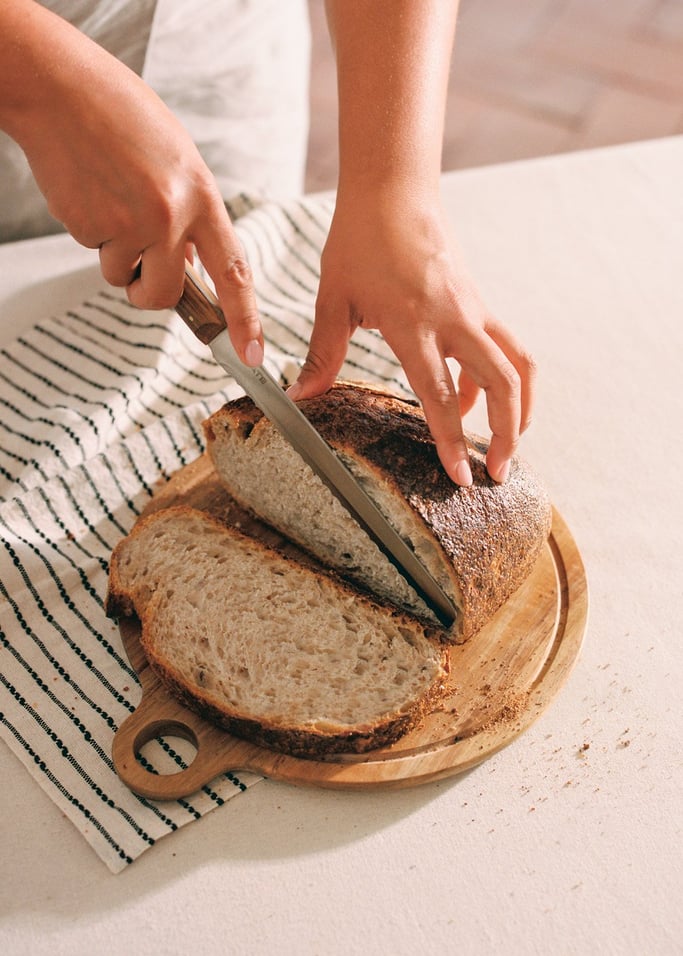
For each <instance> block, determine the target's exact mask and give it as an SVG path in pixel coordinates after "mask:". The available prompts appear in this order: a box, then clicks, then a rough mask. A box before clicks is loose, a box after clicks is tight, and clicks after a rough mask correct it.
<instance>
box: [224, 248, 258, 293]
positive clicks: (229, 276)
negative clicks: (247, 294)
mask: <svg viewBox="0 0 683 956" xmlns="http://www.w3.org/2000/svg"><path fill="white" fill-rule="evenodd" d="M220 277H221V279H222V281H223V282H224V283H225V285H226V286H227V287H228V288H233V289H236V290H237V291H244V290H250V289H251V287H252V285H253V276H252V271H251V266H250V265H249V263H248V262H247V260H246V259H245V258H244V257H243V256H233V257H232V258H231V259H229V260H228V262H227V263H226V265H225V266H224V267H223V269H222V270H221V276H220Z"/></svg>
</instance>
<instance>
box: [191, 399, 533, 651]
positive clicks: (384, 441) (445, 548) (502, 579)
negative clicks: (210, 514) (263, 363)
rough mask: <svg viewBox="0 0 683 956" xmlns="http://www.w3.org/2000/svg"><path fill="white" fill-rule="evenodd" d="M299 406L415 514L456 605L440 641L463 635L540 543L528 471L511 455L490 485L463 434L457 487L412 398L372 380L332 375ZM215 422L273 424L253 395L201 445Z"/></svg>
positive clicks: (526, 566)
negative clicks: (500, 479)
mask: <svg viewBox="0 0 683 956" xmlns="http://www.w3.org/2000/svg"><path fill="white" fill-rule="evenodd" d="M300 407H301V409H302V411H303V412H304V414H305V415H306V417H307V418H308V419H309V420H310V421H311V422H312V424H313V425H314V426H315V427H316V428H317V429H318V431H319V432H320V433H321V435H322V436H323V437H324V438H325V439H326V440H327V441H328V442H329V444H330V445H332V446H333V447H334V448H335V449H336V450H337V451H338V452H340V453H342V454H343V455H347V456H349V457H351V458H356V459H360V460H362V461H363V462H364V463H365V465H366V467H367V468H369V469H370V470H371V471H372V472H373V474H374V476H375V477H376V480H377V481H378V482H379V483H381V484H383V485H384V486H385V487H390V488H391V489H392V490H393V492H394V493H395V494H396V495H398V496H400V498H402V499H403V500H404V501H405V502H406V503H407V504H408V505H409V506H410V508H412V509H413V511H414V513H415V514H416V515H418V516H419V518H420V519H421V521H422V523H423V525H424V533H425V534H426V535H428V536H430V537H431V538H433V539H434V540H435V541H436V543H437V544H438V547H439V548H440V549H441V550H442V552H443V554H444V561H445V563H446V565H447V569H448V573H449V575H450V577H451V579H452V581H453V589H454V592H455V593H456V594H457V595H458V598H459V601H460V602H461V613H460V614H459V616H458V620H457V621H456V623H455V625H454V627H453V628H452V629H451V630H450V631H442V632H441V635H442V639H444V640H447V641H450V642H456V643H462V642H464V641H466V640H468V639H469V638H470V637H471V636H472V635H474V634H476V632H477V631H478V630H480V628H481V627H483V625H484V624H485V623H486V622H487V621H488V620H489V619H490V618H491V617H492V616H493V614H494V613H495V612H496V611H497V610H498V608H499V607H501V605H502V604H503V603H504V602H505V601H506V600H507V599H508V598H509V597H510V596H511V595H512V594H513V593H514V592H515V591H516V590H517V588H518V587H519V586H520V585H521V584H522V582H523V581H524V580H525V579H526V578H527V577H528V575H529V573H530V572H531V569H532V568H533V566H534V564H535V562H536V560H537V559H538V556H539V554H540V552H541V549H542V547H543V546H544V543H545V541H546V540H547V537H548V534H549V532H550V527H551V521H552V509H551V505H550V500H549V498H548V494H547V492H546V490H545V488H544V486H543V484H542V483H541V481H540V480H539V478H538V476H537V475H536V473H535V472H534V471H533V469H532V468H531V467H530V466H529V465H528V464H527V463H526V462H524V461H523V460H522V459H521V458H519V457H515V458H514V459H513V461H512V463H511V467H510V474H509V477H508V479H507V481H506V482H505V484H503V485H499V484H497V483H496V482H494V481H493V480H492V479H491V478H490V477H489V475H488V473H487V471H486V462H485V456H486V450H487V444H486V442H485V441H484V439H482V438H480V437H478V436H476V435H473V434H471V433H466V436H465V437H466V440H467V444H468V448H469V452H470V462H471V467H472V476H473V484H472V485H471V486H470V487H468V488H461V487H459V486H457V485H455V484H454V483H453V482H452V481H451V480H450V478H449V477H448V475H447V474H446V472H445V470H444V469H443V466H442V465H441V463H440V461H439V458H438V455H437V452H436V446H435V443H434V441H433V439H432V437H431V435H430V432H429V428H428V426H427V423H426V420H425V417H424V414H423V412H422V410H421V408H420V407H419V406H418V404H417V403H416V402H414V401H410V400H409V399H405V398H401V397H398V396H396V395H394V394H393V393H391V392H389V391H387V390H385V389H382V388H379V387H377V386H371V385H367V384H365V383H354V382H338V383H336V384H335V385H334V386H333V387H332V388H331V389H330V390H329V391H328V392H326V393H325V394H324V395H321V396H319V397H316V398H311V399H306V400H304V401H302V402H300ZM221 422H222V423H224V424H227V425H229V426H230V427H232V428H235V429H237V430H238V432H239V434H241V435H242V437H243V438H245V439H246V438H247V437H248V436H249V435H250V434H251V432H252V431H253V430H254V429H256V428H269V427H271V426H270V423H269V422H268V421H267V420H265V419H264V418H263V415H262V413H261V412H260V411H259V409H257V408H256V407H255V406H254V404H253V402H252V401H251V399H249V398H242V399H237V400H236V401H234V402H231V403H229V404H228V405H226V406H224V407H223V408H222V409H220V410H219V411H217V412H216V413H215V414H214V415H213V416H212V417H211V418H210V419H209V420H208V421H207V422H205V426H204V427H205V432H206V437H207V442H208V444H209V446H210V445H211V442H212V441H213V440H214V437H215V432H216V431H217V430H218V426H219V425H220V424H221Z"/></svg>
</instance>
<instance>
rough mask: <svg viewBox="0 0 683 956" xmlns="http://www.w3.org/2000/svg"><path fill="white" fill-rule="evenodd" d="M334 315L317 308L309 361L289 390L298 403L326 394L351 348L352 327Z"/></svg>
mask: <svg viewBox="0 0 683 956" xmlns="http://www.w3.org/2000/svg"><path fill="white" fill-rule="evenodd" d="M332 315H333V313H332V312H331V311H328V310H325V311H324V312H323V310H321V309H320V308H316V316H315V323H314V325H313V331H312V332H311V341H310V343H309V347H308V355H307V356H306V361H305V362H304V364H303V366H302V368H301V372H300V373H299V377H298V379H297V380H296V382H294V384H293V385H290V387H289V388H288V389H287V394H288V395H289V397H290V398H292V399H294V400H295V401H298V400H299V399H301V398H312V397H313V396H314V395H321V394H322V393H323V392H326V391H327V390H328V389H329V388H331V386H332V385H333V384H334V380H335V379H336V377H337V374H338V373H339V369H340V368H341V367H342V365H343V364H344V359H345V358H346V352H347V349H348V345H349V335H348V325H347V324H344V323H341V322H335V321H334V319H333V318H332V317H331V316H332Z"/></svg>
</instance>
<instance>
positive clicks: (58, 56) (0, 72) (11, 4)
mask: <svg viewBox="0 0 683 956" xmlns="http://www.w3.org/2000/svg"><path fill="white" fill-rule="evenodd" d="M91 48H93V49H94V50H97V49H98V48H96V47H95V45H94V44H92V43H91V42H90V41H89V40H87V38H86V37H85V36H83V35H82V34H80V33H79V32H78V31H77V30H75V29H74V28H73V27H71V26H70V25H69V24H68V23H66V22H65V21H64V20H62V19H61V18H60V17H58V16H56V15H55V14H53V13H51V12H50V11H49V10H47V9H46V8H45V7H43V6H41V5H40V4H39V3H36V2H35V0H3V2H2V3H1V4H0V128H1V129H3V130H4V131H5V132H6V133H8V134H9V135H10V136H11V137H12V138H13V139H16V140H17V142H19V143H20V145H22V146H25V145H26V141H27V140H28V139H30V136H31V131H32V128H33V127H34V125H35V124H34V119H35V116H36V115H37V114H46V113H47V114H49V113H50V112H51V110H54V109H58V107H59V102H58V100H59V96H60V86H61V84H62V82H63V78H66V77H68V78H69V82H70V85H71V87H72V89H77V88H78V87H79V85H81V86H82V87H84V88H87V85H85V84H87V76H86V75H85V74H86V72H87V60H88V55H89V53H90V52H91Z"/></svg>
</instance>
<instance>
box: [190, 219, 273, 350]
mask: <svg viewBox="0 0 683 956" xmlns="http://www.w3.org/2000/svg"><path fill="white" fill-rule="evenodd" d="M221 210H222V212H221ZM191 238H192V240H193V242H194V245H195V248H196V250H197V255H198V256H199V258H200V260H201V261H202V263H203V265H204V268H205V269H206V271H207V272H208V274H209V275H210V276H211V278H212V280H213V283H214V286H215V289H216V295H217V296H218V300H219V302H220V304H221V308H222V309H223V312H224V314H225V319H226V322H227V324H228V331H229V333H230V339H231V341H232V344H233V345H234V347H235V350H236V352H237V354H238V355H239V357H240V359H241V360H242V361H243V362H245V363H246V364H247V365H252V366H254V365H260V364H261V363H262V361H263V329H262V328H261V321H260V319H259V316H258V308H257V305H256V295H255V293H254V280H253V276H252V271H251V268H250V266H249V263H248V262H247V259H246V256H245V254H244V250H243V248H242V245H241V243H240V241H239V239H238V237H237V235H236V233H235V230H234V229H233V225H232V223H231V222H230V217H229V216H228V213H227V211H226V209H225V207H224V206H223V204H222V203H221V204H220V209H219V210H215V211H214V212H213V213H212V214H211V215H208V216H205V217H204V218H203V219H202V222H201V225H200V226H199V227H198V228H197V229H195V230H194V231H193V234H192V237H191Z"/></svg>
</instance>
